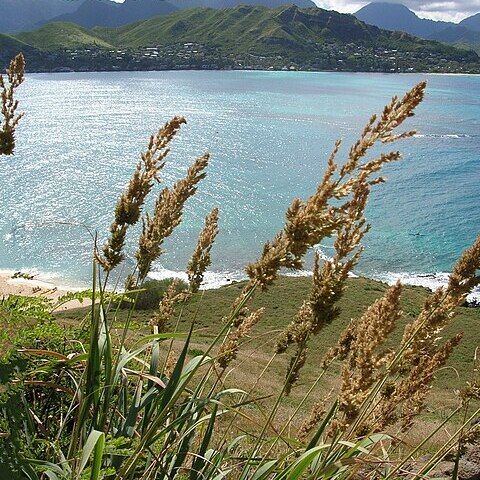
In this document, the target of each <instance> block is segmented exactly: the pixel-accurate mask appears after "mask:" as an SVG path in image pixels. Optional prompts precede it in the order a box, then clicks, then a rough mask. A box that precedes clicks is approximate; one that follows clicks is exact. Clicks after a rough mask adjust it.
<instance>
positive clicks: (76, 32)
mask: <svg viewBox="0 0 480 480" xmlns="http://www.w3.org/2000/svg"><path fill="white" fill-rule="evenodd" d="M15 38H17V39H18V40H21V41H22V42H24V43H27V44H29V45H32V46H33V47H35V48H38V49H40V50H59V49H64V48H80V47H89V46H92V47H98V48H109V47H111V45H110V44H109V43H107V42H105V41H104V40H103V39H101V38H99V37H97V36H95V35H94V34H92V33H91V32H89V31H88V30H86V29H84V28H82V27H80V26H79V25H76V24H75V23H70V22H55V23H49V24H47V25H45V26H43V27H41V28H39V29H38V30H35V31H33V32H22V33H19V34H17V35H15Z"/></svg>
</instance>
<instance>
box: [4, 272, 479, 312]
mask: <svg viewBox="0 0 480 480" xmlns="http://www.w3.org/2000/svg"><path fill="white" fill-rule="evenodd" d="M14 273H15V271H14V270H3V271H0V298H2V297H6V296H8V295H24V296H32V297H36V296H45V297H47V298H49V299H50V300H53V301H56V300H58V298H59V297H61V296H62V295H65V294H66V293H68V292H79V291H82V290H87V289H89V288H90V286H89V285H85V286H84V287H82V286H80V285H78V284H77V285H76V286H73V285H69V284H68V281H67V282H65V281H63V280H62V278H61V277H56V278H55V280H52V279H51V277H50V276H49V275H47V274H44V275H43V276H42V273H32V272H31V271H22V273H26V274H28V275H32V278H30V279H27V278H12V277H13V274H14ZM312 275H313V272H311V271H308V270H303V271H296V272H282V273H281V274H280V276H282V277H311V276H312ZM45 277H48V279H46V278H45ZM350 277H351V278H365V279H368V280H373V281H376V282H380V283H384V284H387V285H393V284H395V283H396V282H397V281H398V280H400V282H401V283H402V285H409V286H418V287H423V288H426V289H428V290H430V291H432V292H433V291H435V290H436V289H438V288H440V287H442V286H445V285H446V284H447V283H448V279H449V273H445V272H437V273H407V272H385V273H378V274H375V275H372V276H368V275H357V274H354V273H352V274H351V275H350ZM168 278H178V279H180V280H183V281H187V275H186V273H185V272H177V271H174V270H167V269H162V270H157V271H153V272H150V273H149V274H148V276H147V280H164V279H168ZM57 280H58V281H57ZM245 280H247V276H246V275H245V274H244V272H243V271H237V272H211V271H207V272H206V274H205V280H204V282H203V284H202V287H201V290H216V289H219V288H222V287H225V286H228V285H232V284H235V283H238V282H242V281H245ZM467 302H468V303H469V304H470V305H471V306H473V307H475V306H480V287H477V288H475V289H474V290H473V291H472V292H471V293H470V295H469V296H468V297H467ZM88 304H89V301H88V300H84V302H83V303H80V302H79V301H77V300H74V301H71V302H68V303H66V304H65V305H62V307H61V309H62V310H66V309H71V308H78V307H80V306H85V305H88Z"/></svg>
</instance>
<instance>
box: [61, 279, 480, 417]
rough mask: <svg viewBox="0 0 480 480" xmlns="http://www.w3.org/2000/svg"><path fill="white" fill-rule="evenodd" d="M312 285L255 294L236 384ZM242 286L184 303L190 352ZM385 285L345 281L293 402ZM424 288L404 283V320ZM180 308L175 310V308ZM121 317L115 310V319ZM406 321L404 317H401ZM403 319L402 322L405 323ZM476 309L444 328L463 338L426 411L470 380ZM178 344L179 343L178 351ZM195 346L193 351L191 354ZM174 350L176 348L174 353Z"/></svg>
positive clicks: (281, 362)
mask: <svg viewBox="0 0 480 480" xmlns="http://www.w3.org/2000/svg"><path fill="white" fill-rule="evenodd" d="M310 287H311V279H308V278H302V277H300V278H292V277H283V278H280V279H279V280H278V281H277V282H276V284H275V285H274V286H273V287H272V288H270V289H269V290H268V291H267V292H264V293H261V294H258V295H257V296H256V298H255V300H254V302H253V308H255V307H257V308H258V307H260V306H265V307H266V312H265V315H264V317H263V318H262V321H261V322H260V323H259V324H258V325H257V327H256V328H255V330H254V332H253V334H252V337H251V338H250V339H249V340H248V341H247V343H246V344H245V345H244V346H243V347H242V348H241V353H240V355H239V359H238V360H237V361H236V362H235V365H236V366H237V367H238V368H237V369H236V372H235V373H233V375H234V377H235V378H236V379H237V380H238V379H240V381H241V382H245V383H248V381H249V378H253V377H254V376H255V374H258V373H259V372H260V370H261V368H262V366H263V364H264V363H266V361H267V360H268V358H269V357H270V356H271V354H272V352H273V346H274V343H275V339H276V337H277V334H278V332H279V331H281V330H282V329H283V328H284V327H285V325H286V324H287V323H288V322H289V321H290V320H291V319H292V318H293V316H294V314H295V312H296V310H297V309H298V307H299V306H300V304H301V303H302V301H303V299H304V298H305V297H306V296H307V295H308V292H309V289H310ZM241 288H242V283H238V284H234V285H231V286H227V287H223V288H220V289H217V290H209V291H206V292H204V293H201V294H198V295H197V296H195V297H194V298H193V299H192V300H191V302H190V303H189V304H187V305H186V306H184V307H183V309H182V312H181V318H180V323H179V328H180V330H183V331H187V330H188V327H189V325H190V323H191V322H192V320H193V319H194V318H195V321H196V326H197V329H196V330H197V333H196V340H195V342H194V345H193V347H192V349H193V351H192V354H195V353H197V354H198V351H202V350H205V347H206V345H207V344H208V342H209V340H210V339H211V338H212V337H213V336H214V335H215V334H216V333H218V331H219V330H220V328H221V319H222V316H223V315H226V314H227V313H228V311H229V306H230V305H231V303H232V301H233V300H234V299H235V297H236V296H237V295H238V293H239V292H240V290H241ZM385 288H386V285H384V284H382V283H379V282H375V281H372V280H368V279H362V278H360V279H351V280H349V281H348V287H347V289H346V292H345V295H344V298H343V299H342V300H341V301H340V304H339V306H340V311H341V313H340V317H339V319H338V320H337V321H336V322H334V323H333V324H332V325H329V326H327V327H326V328H325V329H324V330H323V331H322V333H321V334H320V335H318V336H317V337H315V338H313V339H312V341H311V345H310V351H309V359H308V361H307V365H306V366H305V368H304V372H303V374H302V385H300V386H299V388H298V391H297V392H294V394H293V396H292V402H293V404H294V402H295V401H298V399H299V398H300V396H301V393H302V392H303V391H304V389H305V388H306V386H307V385H308V384H309V383H310V382H311V381H312V380H313V379H314V378H315V375H316V374H318V365H319V364H320V361H321V359H322V357H323V355H324V353H325V351H326V350H327V349H328V348H329V347H330V346H332V345H334V344H335V342H336V341H337V339H338V335H339V333H340V332H341V331H342V330H343V328H344V327H345V326H346V325H347V323H348V321H349V320H350V318H352V317H358V316H360V315H361V314H362V312H363V311H364V310H365V307H366V306H368V305H370V304H371V303H372V302H373V301H374V300H375V299H376V298H378V297H379V296H380V295H381V294H382V292H384V290H385ZM427 295H428V291H427V290H426V289H424V288H422V287H408V286H406V287H404V291H403V296H402V309H403V311H404V317H405V319H406V320H411V319H412V318H414V317H415V316H416V315H417V314H418V312H419V310H420V308H421V306H422V304H423V302H424V300H425V298H426V296H427ZM179 312H180V309H179ZM85 314H86V310H84V309H81V310H72V311H67V312H63V313H61V314H59V318H60V319H62V320H64V321H65V320H66V321H75V322H76V321H78V320H79V319H80V318H83V316H84V315H85ZM124 315H125V313H124V311H123V312H122V311H120V316H119V320H121V319H122V317H123V316H124ZM150 315H151V312H135V314H134V325H135V326H136V327H137V329H136V330H135V331H132V336H133V337H135V336H137V335H139V334H140V332H145V333H148V328H145V326H146V325H147V324H148V320H149V318H150ZM406 320H405V321H406ZM404 323H405V322H404ZM479 323H480V309H478V308H477V309H474V308H459V309H458V316H457V317H456V319H455V320H454V321H453V323H452V325H451V326H449V328H448V329H447V330H446V332H445V334H444V335H445V337H448V336H452V335H453V334H454V333H456V332H458V331H464V332H465V338H464V340H463V342H462V343H461V344H460V346H459V347H458V348H457V349H456V351H455V352H454V354H453V355H452V357H451V359H450V362H449V367H450V368H447V369H445V370H444V371H443V372H440V373H439V375H438V378H437V382H436V388H435V390H434V392H435V395H434V397H433V400H432V409H431V413H432V414H433V415H434V417H435V418H437V419H438V418H439V416H441V415H442V414H443V412H444V411H446V410H448V409H449V408H451V407H452V406H453V405H455V404H456V401H457V400H456V397H455V394H454V390H455V389H461V388H462V387H463V386H464V382H465V381H466V380H467V379H469V378H470V374H471V369H472V360H473V356H474V352H475V348H476V347H478V346H479V345H480V329H479V328H478V325H479ZM402 327H403V324H402V325H399V327H398V328H397V329H396V331H395V332H394V335H393V338H392V340H393V343H395V342H398V341H399V339H400V338H401V335H402V330H403V328H402ZM179 349H180V346H178V350H179ZM195 349H196V350H198V351H197V352H195ZM178 350H177V351H178ZM289 355H290V352H288V353H287V355H282V356H281V358H279V359H278V361H276V362H275V363H274V364H273V365H272V369H271V371H270V373H269V375H268V381H267V383H266V384H265V385H263V389H264V391H265V392H267V391H268V385H269V384H270V383H271V384H272V385H278V384H280V383H281V382H282V381H283V377H284V374H285V369H286V364H287V361H288V358H289ZM336 372H338V366H337V367H336V368H334V369H333V371H332V372H331V374H330V375H329V376H328V378H327V385H329V386H334V385H335V384H336V382H337V380H336V375H335V373H336Z"/></svg>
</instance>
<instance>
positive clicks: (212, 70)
mask: <svg viewBox="0 0 480 480" xmlns="http://www.w3.org/2000/svg"><path fill="white" fill-rule="evenodd" d="M134 72H138V73H152V72H155V73H158V72H169V73H170V72H240V73H246V72H259V73H293V74H294V73H340V74H362V75H365V74H368V75H385V76H392V75H405V76H407V75H436V76H443V75H445V76H459V77H462V76H464V77H478V76H480V72H478V73H474V72H423V71H419V72H403V71H402V72H372V71H369V70H302V69H297V70H268V69H267V70H264V69H260V68H252V69H241V68H223V69H221V68H211V69H206V68H172V69H163V70H55V69H53V70H50V71H38V70H37V71H35V70H28V69H27V73H28V74H35V75H51V74H61V75H68V74H72V73H134Z"/></svg>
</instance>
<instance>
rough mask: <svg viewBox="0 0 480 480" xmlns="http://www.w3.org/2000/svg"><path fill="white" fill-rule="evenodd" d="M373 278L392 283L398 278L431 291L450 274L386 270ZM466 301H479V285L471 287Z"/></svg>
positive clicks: (446, 282) (443, 283)
mask: <svg viewBox="0 0 480 480" xmlns="http://www.w3.org/2000/svg"><path fill="white" fill-rule="evenodd" d="M373 277H374V279H375V280H380V281H382V282H386V283H388V284H389V285H393V284H394V283H396V282H397V280H400V282H401V283H403V284H405V285H417V286H420V287H426V288H428V289H430V290H432V291H434V290H437V289H438V288H440V287H445V286H446V285H447V284H448V280H449V278H450V274H449V273H446V272H438V273H407V272H386V273H378V274H375V275H374V276H373ZM467 301H468V302H475V303H478V302H480V287H476V288H474V289H473V291H472V293H470V295H469V296H468V297H467Z"/></svg>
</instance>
